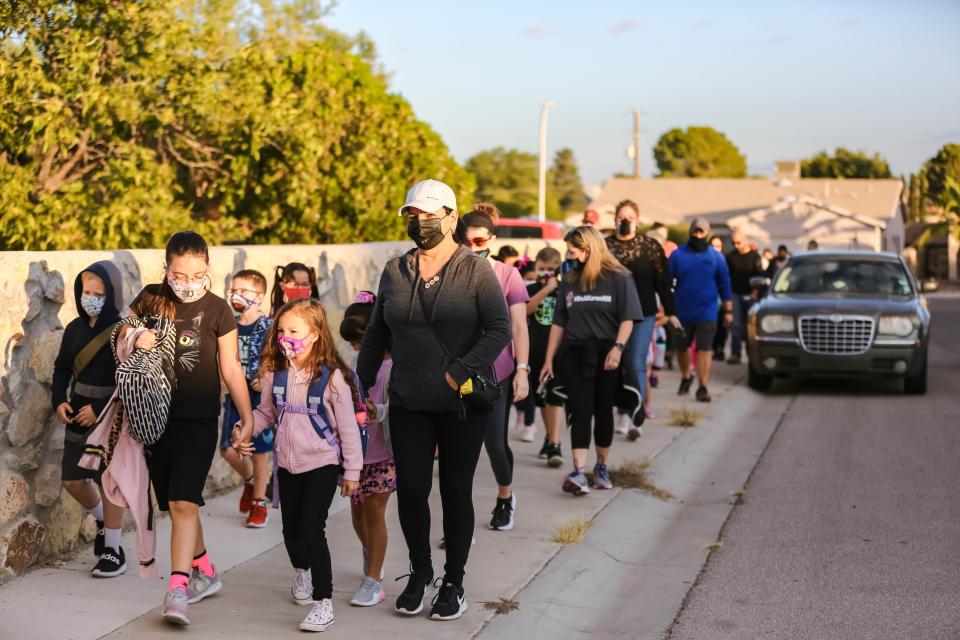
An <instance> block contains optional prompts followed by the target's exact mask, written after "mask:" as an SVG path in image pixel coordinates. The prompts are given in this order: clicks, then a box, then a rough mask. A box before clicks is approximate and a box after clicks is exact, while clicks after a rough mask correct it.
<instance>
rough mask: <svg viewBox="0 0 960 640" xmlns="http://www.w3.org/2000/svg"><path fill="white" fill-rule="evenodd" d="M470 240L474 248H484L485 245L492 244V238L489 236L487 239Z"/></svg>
mask: <svg viewBox="0 0 960 640" xmlns="http://www.w3.org/2000/svg"><path fill="white" fill-rule="evenodd" d="M468 240H469V242H470V244H472V245H473V246H475V247H482V246H483V245H485V244H487V243H488V242H490V240H491V238H490V236H487V237H486V238H469V239H468Z"/></svg>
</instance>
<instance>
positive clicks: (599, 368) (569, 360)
mask: <svg viewBox="0 0 960 640" xmlns="http://www.w3.org/2000/svg"><path fill="white" fill-rule="evenodd" d="M590 350H594V351H595V353H590ZM609 351H610V349H609V348H605V347H603V346H595V347H571V348H568V349H565V350H564V352H563V356H562V357H561V358H560V360H559V362H560V376H561V380H562V382H563V392H564V393H566V395H567V399H566V401H565V402H564V406H565V407H566V414H567V424H568V425H570V446H571V448H573V449H589V448H590V425H591V423H593V425H594V433H593V436H594V440H595V441H596V443H597V446H598V447H609V446H610V445H611V444H613V405H614V404H615V403H616V401H617V395H618V394H619V392H620V386H621V384H622V379H621V375H622V371H621V368H620V367H623V363H622V362H621V365H620V367H618V368H617V369H614V370H613V371H606V370H604V368H603V361H604V360H606V358H607V353H609ZM588 361H589V362H588ZM590 374H592V375H590Z"/></svg>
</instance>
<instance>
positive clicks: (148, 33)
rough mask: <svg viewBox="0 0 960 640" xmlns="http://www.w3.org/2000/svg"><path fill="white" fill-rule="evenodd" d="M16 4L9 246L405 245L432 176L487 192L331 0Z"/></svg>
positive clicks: (4, 153)
mask: <svg viewBox="0 0 960 640" xmlns="http://www.w3.org/2000/svg"><path fill="white" fill-rule="evenodd" d="M246 4H247V3H244V2H239V1H237V0H142V1H141V2H136V3H133V2H128V3H124V2H115V1H114V0H85V1H84V2H79V1H78V0H74V1H63V0H59V1H54V0H37V1H35V2H31V3H12V4H11V3H7V4H6V5H5V6H4V8H3V9H0V92H2V93H0V185H2V186H0V211H3V215H2V216H0V248H9V249H58V248H116V247H151V246H160V245H162V243H163V242H164V241H165V239H166V237H167V236H168V235H169V234H170V233H171V232H172V231H175V230H177V229H181V228H194V229H196V230H198V231H200V232H201V233H204V234H205V235H207V236H208V237H209V239H210V240H211V241H213V242H220V241H234V242H276V241H283V242H303V243H312V242H351V241H357V240H387V239H397V238H400V237H402V235H403V225H402V223H401V222H400V221H398V220H397V218H396V216H395V215H393V212H395V211H396V207H397V204H398V203H399V202H402V200H403V197H404V194H405V193H406V190H407V189H408V188H409V186H410V184H412V183H413V182H415V181H416V180H418V179H422V178H427V177H433V178H437V179H441V180H445V181H446V182H448V183H449V184H450V185H451V186H452V187H453V188H454V189H455V190H456V191H457V192H458V194H459V196H460V197H461V198H465V197H468V196H469V195H470V194H472V193H473V190H474V182H473V179H472V176H470V175H469V174H467V173H466V172H465V171H463V169H462V168H461V167H459V166H458V165H457V164H456V162H454V161H453V159H452V158H451V157H450V154H449V152H448V151H447V149H446V147H445V146H444V144H443V142H442V141H441V140H440V138H439V137H438V136H437V135H436V134H435V133H434V132H433V131H432V130H431V129H430V128H429V127H428V126H427V125H426V124H424V123H423V122H421V121H419V120H417V118H416V117H415V116H414V114H413V111H412V109H411V108H410V105H409V104H408V103H407V102H406V101H405V100H403V99H402V98H401V97H399V96H398V95H396V94H393V93H390V91H389V88H388V86H387V82H386V78H385V75H384V74H383V73H382V71H380V70H379V69H378V68H377V66H376V64H375V59H374V57H375V53H374V49H373V46H372V43H371V42H370V41H369V39H368V38H366V36H363V35H361V36H359V37H357V38H350V37H347V36H344V35H343V34H339V33H336V32H334V31H332V30H329V29H327V28H325V27H323V26H322V25H321V24H320V22H319V19H320V18H321V17H322V15H323V11H322V9H321V6H320V3H319V2H316V1H311V0H300V1H292V2H291V1H285V0H261V1H260V2H258V6H259V8H260V11H259V13H258V15H257V18H256V20H253V19H251V18H250V17H249V14H248V13H247V12H246V10H245V7H246Z"/></svg>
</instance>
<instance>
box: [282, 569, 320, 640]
mask: <svg viewBox="0 0 960 640" xmlns="http://www.w3.org/2000/svg"><path fill="white" fill-rule="evenodd" d="M290 593H291V594H293V601H294V602H295V603H296V604H299V605H307V604H313V575H312V574H311V573H310V569H297V575H296V576H294V578H293V587H291V589H290ZM301 628H302V627H301ZM320 631H323V629H320Z"/></svg>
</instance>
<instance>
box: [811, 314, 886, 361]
mask: <svg viewBox="0 0 960 640" xmlns="http://www.w3.org/2000/svg"><path fill="white" fill-rule="evenodd" d="M871 342H873V318H871V317H869V316H844V315H829V316H827V315H823V316H801V318H800V344H801V345H802V346H803V348H804V350H805V351H808V352H810V353H817V354H823V355H831V356H854V355H858V354H861V353H864V352H866V351H867V349H869V348H870V343H871Z"/></svg>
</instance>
